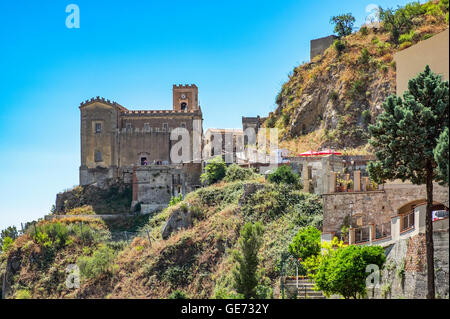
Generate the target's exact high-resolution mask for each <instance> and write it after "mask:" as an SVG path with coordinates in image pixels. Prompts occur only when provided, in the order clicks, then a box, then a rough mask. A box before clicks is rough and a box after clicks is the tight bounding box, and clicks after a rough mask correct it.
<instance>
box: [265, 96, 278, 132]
mask: <svg viewBox="0 0 450 319" xmlns="http://www.w3.org/2000/svg"><path fill="white" fill-rule="evenodd" d="M278 105H281V100H280V104H278ZM276 122H277V119H276V118H275V116H269V118H268V119H267V121H266V125H267V127H268V128H274V127H275V123H276Z"/></svg>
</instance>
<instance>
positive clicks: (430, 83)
mask: <svg viewBox="0 0 450 319" xmlns="http://www.w3.org/2000/svg"><path fill="white" fill-rule="evenodd" d="M383 107H384V112H383V113H382V114H380V115H379V116H378V118H377V122H376V124H375V125H371V126H370V127H369V131H370V133H371V134H372V138H371V140H370V143H371V144H372V145H373V146H374V148H375V150H376V152H375V154H376V157H377V161H376V162H373V163H370V164H369V167H368V170H369V174H370V176H371V178H372V179H373V180H374V181H376V182H378V183H383V182H384V181H386V180H395V179H401V180H403V181H405V180H410V181H411V182H412V183H413V184H416V185H422V184H425V185H426V190H427V213H426V247H427V276H428V278H427V279H428V280H427V281H428V292H427V298H434V297H435V286H434V258H433V256H434V249H433V223H432V216H431V215H432V205H433V181H438V182H440V181H442V178H441V177H440V175H439V174H438V172H437V170H436V167H437V163H436V160H435V157H434V154H433V151H434V149H435V148H436V145H437V140H438V138H439V136H440V135H441V133H442V132H443V131H444V130H445V128H448V120H449V84H448V81H445V82H444V81H442V80H441V77H440V76H439V75H436V74H434V73H433V72H431V70H430V67H429V66H426V68H425V71H424V72H422V73H420V74H419V75H418V76H417V77H416V78H414V79H411V80H410V81H409V83H408V90H407V91H406V92H405V93H404V95H403V99H402V98H400V97H397V96H390V97H388V98H387V100H386V101H385V102H384V104H383Z"/></svg>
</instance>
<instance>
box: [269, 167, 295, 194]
mask: <svg viewBox="0 0 450 319" xmlns="http://www.w3.org/2000/svg"><path fill="white" fill-rule="evenodd" d="M268 180H269V182H271V183H275V184H286V185H292V186H294V187H298V188H301V184H300V176H298V174H296V173H294V172H293V171H292V168H291V167H290V166H288V165H283V166H280V167H278V168H277V169H276V170H275V171H274V172H272V173H271V174H269V177H268Z"/></svg>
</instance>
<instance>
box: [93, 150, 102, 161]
mask: <svg viewBox="0 0 450 319" xmlns="http://www.w3.org/2000/svg"><path fill="white" fill-rule="evenodd" d="M95 161H96V162H101V161H102V152H100V151H95Z"/></svg>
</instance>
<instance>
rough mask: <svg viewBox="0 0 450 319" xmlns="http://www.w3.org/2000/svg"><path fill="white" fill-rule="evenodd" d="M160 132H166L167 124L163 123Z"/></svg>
mask: <svg viewBox="0 0 450 319" xmlns="http://www.w3.org/2000/svg"><path fill="white" fill-rule="evenodd" d="M162 130H163V132H167V131H168V124H167V123H163V128H162Z"/></svg>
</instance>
